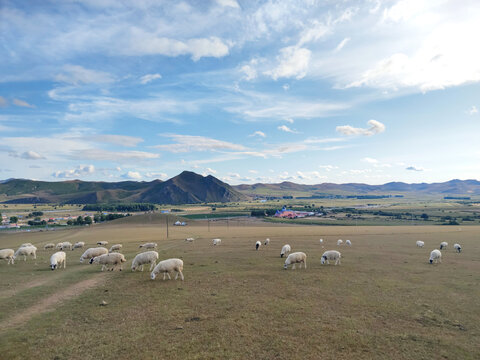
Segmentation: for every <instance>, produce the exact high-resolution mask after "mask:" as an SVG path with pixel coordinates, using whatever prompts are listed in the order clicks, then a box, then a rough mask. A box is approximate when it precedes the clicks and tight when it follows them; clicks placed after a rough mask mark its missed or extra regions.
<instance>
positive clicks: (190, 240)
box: [185, 238, 195, 242]
mask: <svg viewBox="0 0 480 360" xmlns="http://www.w3.org/2000/svg"><path fill="white" fill-rule="evenodd" d="M185 241H186V242H194V241H195V239H194V238H186V239H185Z"/></svg>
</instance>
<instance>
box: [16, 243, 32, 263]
mask: <svg viewBox="0 0 480 360" xmlns="http://www.w3.org/2000/svg"><path fill="white" fill-rule="evenodd" d="M21 255H23V261H27V256H33V258H34V259H36V258H37V248H36V247H35V246H33V245H32V246H23V247H19V248H18V249H17V251H16V252H15V254H14V255H13V259H16V258H17V256H21Z"/></svg>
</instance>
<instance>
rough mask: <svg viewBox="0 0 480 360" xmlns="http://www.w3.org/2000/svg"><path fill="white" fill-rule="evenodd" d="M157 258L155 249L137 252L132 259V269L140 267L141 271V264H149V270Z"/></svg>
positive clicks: (135, 269)
mask: <svg viewBox="0 0 480 360" xmlns="http://www.w3.org/2000/svg"><path fill="white" fill-rule="evenodd" d="M157 260H158V252H156V251H145V252H143V253H140V254H138V255H137V256H135V258H134V259H133V261H132V271H137V269H138V268H141V271H143V265H145V264H150V271H152V269H153V268H154V267H155V265H156V264H157Z"/></svg>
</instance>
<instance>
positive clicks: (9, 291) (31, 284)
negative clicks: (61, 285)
mask: <svg viewBox="0 0 480 360" xmlns="http://www.w3.org/2000/svg"><path fill="white" fill-rule="evenodd" d="M53 281H55V279H48V278H46V279H42V280H34V281H30V282H28V283H26V284H21V285H18V286H15V287H13V288H7V289H5V290H2V291H1V292H0V299H3V298H7V297H10V296H14V295H16V294H17V293H19V292H21V291H23V290H28V289H30V288H33V287H37V286H43V285H45V284H47V283H49V282H53Z"/></svg>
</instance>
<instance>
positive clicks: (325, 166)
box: [318, 165, 338, 171]
mask: <svg viewBox="0 0 480 360" xmlns="http://www.w3.org/2000/svg"><path fill="white" fill-rule="evenodd" d="M318 167H319V168H320V169H323V170H325V171H332V170H335V169H338V166H335V165H318Z"/></svg>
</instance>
